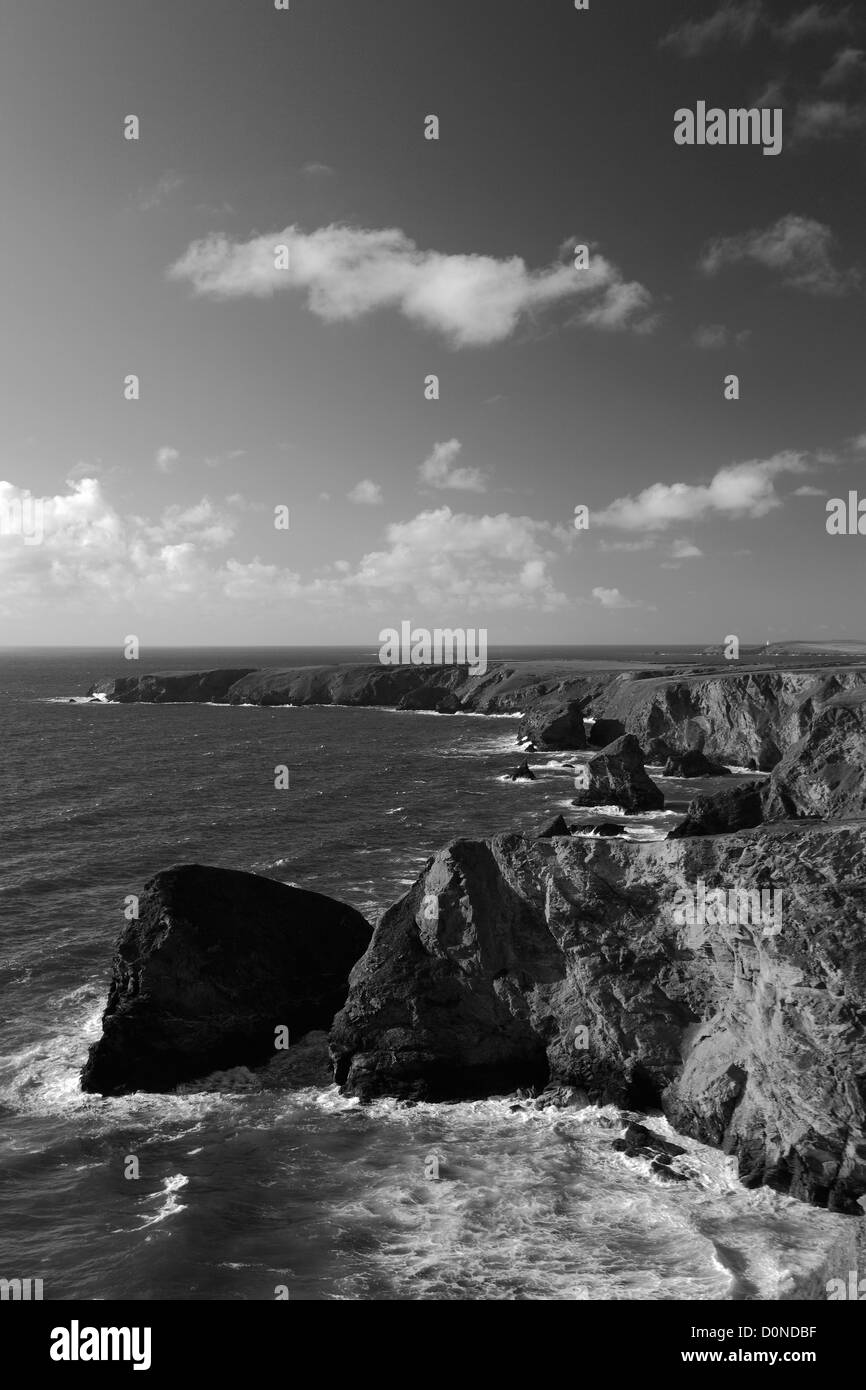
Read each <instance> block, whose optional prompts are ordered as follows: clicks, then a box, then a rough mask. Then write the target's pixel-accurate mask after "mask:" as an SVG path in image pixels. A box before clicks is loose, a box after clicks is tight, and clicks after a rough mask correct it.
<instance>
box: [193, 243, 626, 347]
mask: <svg viewBox="0 0 866 1390" xmlns="http://www.w3.org/2000/svg"><path fill="white" fill-rule="evenodd" d="M569 244H570V243H569ZM280 248H285V251H284V252H281V251H280ZM281 266H283V267H284V268H280V267H281ZM168 274H169V277H170V278H171V279H173V280H178V281H187V282H189V283H190V284H191V285H192V287H193V290H194V291H195V293H196V294H198V295H204V296H208V297H210V298H214V299H232V298H238V297H241V296H252V297H257V298H268V297H270V296H271V295H274V294H276V293H278V292H280V291H286V290H300V291H302V292H305V293H306V297H307V298H306V302H307V307H308V309H309V310H310V312H311V313H313V314H314V315H315V316H316V317H317V318H320V319H322V320H323V321H324V322H326V323H340V322H349V321H352V320H355V319H360V318H363V317H364V316H366V315H367V314H370V313H373V312H374V311H375V310H382V309H391V310H394V311H396V312H397V313H399V314H401V315H402V316H403V317H404V318H405V319H407V320H408V321H409V322H410V323H412V324H414V325H416V326H417V327H420V328H424V329H427V330H430V331H433V332H438V333H440V334H442V335H443V337H445V338H446V339H447V341H448V342H449V343H450V344H451V346H453V347H455V348H462V347H482V346H485V345H488V344H491V343H499V342H503V341H504V340H505V339H507V338H509V337H510V336H511V335H512V334H513V333H514V332H515V330H516V328H517V326H518V324H519V323H520V322H521V321H522V320H523V319H525V318H528V317H531V316H534V315H536V314H539V313H541V312H542V311H544V310H545V309H548V308H550V307H551V306H553V305H556V304H562V303H569V302H572V301H576V303H577V309H576V312H575V314H574V315H573V321H575V322H577V323H579V324H583V325H585V326H588V327H594V328H603V329H609V330H615V329H624V328H634V329H641V328H643V329H646V327H647V326H648V319H647V315H648V311H649V309H650V305H651V302H652V296H651V295H650V293H649V291H648V290H647V289H646V288H645V287H644V286H643V285H640V284H638V283H637V282H636V281H626V280H625V279H624V278H623V276H622V275H621V273H620V271H619V270H618V269H617V267H616V266H614V265H613V264H612V263H611V262H610V261H608V260H606V259H605V257H604V256H602V255H601V254H600V253H599V252H598V251H595V250H594V251H593V252H592V255H591V257H590V263H589V266H588V267H586V268H585V269H576V268H575V266H574V264H573V261H572V262H569V263H565V262H562V261H560V262H556V263H554V264H552V265H550V266H547V267H546V268H545V269H543V270H529V269H528V268H527V266H526V264H525V262H524V261H523V260H522V259H521V257H519V256H511V257H509V258H507V259H504V260H500V259H497V258H495V257H493V256H483V255H476V254H468V255H448V254H442V253H440V252H438V251H424V250H421V249H420V248H419V247H418V246H416V244H415V242H414V241H412V240H410V238H409V237H407V236H406V234H405V232H402V231H400V230H399V229H397V228H386V229H383V230H381V231H367V230H364V229H362V228H354V227H346V226H338V225H331V226H328V227H321V228H319V229H318V230H317V231H314V232H311V233H309V234H308V233H305V232H303V231H301V230H300V229H299V228H298V227H295V226H290V227H286V228H284V230H283V231H281V232H274V233H272V234H270V235H267V236H259V237H253V238H251V239H250V240H249V241H232V240H230V239H229V238H228V237H226V236H224V235H223V234H213V235H211V236H208V237H205V238H204V239H202V240H200V241H194V242H192V244H191V245H190V246H189V247H188V248H187V250H186V251H185V253H184V254H183V256H181V257H180V259H179V260H178V261H177V262H176V263H175V264H174V265H173V266H171V267H170V269H169V272H168Z"/></svg>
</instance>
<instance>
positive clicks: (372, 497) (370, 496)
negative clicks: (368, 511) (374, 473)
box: [346, 478, 382, 507]
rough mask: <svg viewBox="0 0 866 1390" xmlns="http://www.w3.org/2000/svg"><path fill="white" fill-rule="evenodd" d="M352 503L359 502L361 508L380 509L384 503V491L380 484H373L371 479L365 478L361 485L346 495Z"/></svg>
mask: <svg viewBox="0 0 866 1390" xmlns="http://www.w3.org/2000/svg"><path fill="white" fill-rule="evenodd" d="M346 496H347V497H348V499H349V501H350V502H357V503H358V505H359V506H361V507H378V506H380V505H381V503H382V489H381V487H380V486H379V484H378V483H373V482H371V481H370V479H369V478H364V479H362V481H361V482H360V483H356V484H355V486H354V487H353V488H352V490H351V491H350V492H347V493H346Z"/></svg>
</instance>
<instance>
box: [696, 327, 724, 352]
mask: <svg viewBox="0 0 866 1390" xmlns="http://www.w3.org/2000/svg"><path fill="white" fill-rule="evenodd" d="M727 341H728V330H727V328H725V326H724V324H721V323H708V324H705V325H704V327H702V328H696V329H695V332H694V343H695V346H696V347H699V348H704V349H705V350H707V351H711V350H712V349H713V348H723V347H724V346H725V344H726V343H727Z"/></svg>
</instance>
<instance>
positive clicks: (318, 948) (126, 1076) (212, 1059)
mask: <svg viewBox="0 0 866 1390" xmlns="http://www.w3.org/2000/svg"><path fill="white" fill-rule="evenodd" d="M139 914H140V915H139V917H138V920H136V921H132V922H129V923H128V924H127V926H126V927H125V929H124V931H123V933H122V934H121V937H120V939H119V941H118V944H117V948H116V953H115V957H114V968H113V978H112V982H111V987H110V990H109V995H108V1006H107V1008H106V1011H105V1014H104V1015H103V1020H102V1028H103V1031H102V1037H101V1038H100V1039H99V1041H98V1042H96V1043H94V1044H93V1046H92V1047H91V1049H90V1054H89V1056H88V1059H87V1062H86V1064H85V1066H84V1070H83V1072H82V1076H81V1085H82V1089H83V1090H85V1091H98V1092H101V1093H102V1094H103V1095H118V1094H122V1093H123V1092H126V1091H170V1090H173V1089H174V1087H175V1086H177V1085H178V1083H180V1082H183V1081H192V1080H196V1079H199V1078H201V1077H204V1076H205V1075H206V1074H207V1073H208V1072H211V1071H217V1070H222V1069H224V1068H229V1067H235V1066H238V1065H245V1066H249V1067H252V1066H257V1065H259V1064H261V1063H263V1062H266V1061H268V1060H270V1059H272V1058H273V1057H274V1055H275V1038H276V1031H275V1030H276V1029H277V1028H278V1027H279V1026H284V1027H286V1028H288V1029H289V1038H290V1041H291V1040H294V1039H298V1038H300V1037H301V1036H302V1035H303V1034H305V1033H307V1032H309V1031H310V1030H311V1029H316V1028H325V1029H327V1028H329V1027H330V1025H331V1022H332V1019H333V1016H334V1013H335V1011H336V1010H337V1009H339V1008H340V1007H341V1005H342V1004H343V1002H344V1000H345V998H346V990H347V981H348V977H349V971H350V970H351V968H352V966H353V965H354V963H355V961H356V960H357V959H358V957H359V956H360V955H361V954H362V953H363V951H364V950H365V949H366V946H367V943H368V942H369V940H370V934H371V928H370V926H369V924H368V923H367V922H366V921H365V920H364V918H363V917H362V916H361V915H360V913H358V912H356V911H355V910H354V908H351V907H347V906H346V904H345V903H340V902H336V901H334V900H333V899H331V898H326V897H323V896H322V894H320V893H308V892H305V891H303V890H302V889H300V888H290V887H288V886H287V885H286V884H283V883H277V882H275V881H274V880H273V879H269V878H260V877H259V876H258V875H256V874H245V873H239V872H237V871H235V870H233V869H214V868H209V867H206V866H203V865H201V864H185V865H181V866H179V867H177V868H174V869H168V870H166V871H165V872H164V873H161V874H157V875H156V877H155V878H152V879H151V880H150V881H149V883H147V884H146V885H145V888H144V892H143V895H142V897H141V901H140V904H139Z"/></svg>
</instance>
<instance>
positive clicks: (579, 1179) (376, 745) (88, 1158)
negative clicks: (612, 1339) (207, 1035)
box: [0, 648, 850, 1300]
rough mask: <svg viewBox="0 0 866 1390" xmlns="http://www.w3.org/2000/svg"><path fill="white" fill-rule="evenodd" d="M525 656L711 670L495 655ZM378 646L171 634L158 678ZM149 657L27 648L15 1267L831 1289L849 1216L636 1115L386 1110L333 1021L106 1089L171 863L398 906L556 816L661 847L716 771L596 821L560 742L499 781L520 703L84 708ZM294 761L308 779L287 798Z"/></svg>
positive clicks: (6, 1088) (213, 1294) (745, 1294)
mask: <svg viewBox="0 0 866 1390" xmlns="http://www.w3.org/2000/svg"><path fill="white" fill-rule="evenodd" d="M506 654H507V655H508V656H510V657H512V658H517V657H523V658H524V659H526V658H537V659H544V658H563V657H566V656H580V657H583V658H584V659H589V660H596V659H597V660H599V661H601V660H605V661H610V660H623V661H626V660H628V661H631V660H636V661H639V662H647V663H649V662H666V661H677V660H689V659H694V660H696V661H700V660H702V659H703V660H705V659H706V654H705V651H703V652H702V651H699V650H695V651H694V652H692V651H690V649H686V648H669V649H665V650H664V651H663V652H661V651H659V649H649V648H647V649H639V648H621V649H619V650H618V651H617V650H615V649H612V648H598V649H588V648H557V649H545V650H541V649H538V648H524V649H517V648H510V649H508V651H507V653H505V652H499V653H497V652H496V650H495V649H491V652H490V656H491V658H495V657H496V656H497V655H506ZM602 654H603V655H602ZM375 655H376V654H375V652H374V651H371V650H370V649H368V648H353V649H350V648H339V649H337V648H332V649H325V648H288V649H283V650H280V651H277V650H275V649H266V650H237V649H232V650H227V649H221V650H212V649H211V650H206V649H202V648H199V649H193V648H191V649H188V650H185V651H181V650H178V649H172V650H169V651H156V650H155V651H151V652H149V653H147V654H146V656H143V657H142V660H141V661H140V662H139V663H138V664H137V666H136V668H135V669H136V672H137V673H144V672H145V671H147V670H157V669H165V668H167V667H175V668H178V669H190V668H205V667H209V666H245V665H248V666H294V665H304V664H319V663H331V662H336V661H371V660H375ZM129 672H130V663H129V662H125V661H124V660H123V658H122V655H121V654H120V653H119V652H118V651H104V650H87V649H74V650H63V651H61V650H51V651H47V650H38V649H20V650H6V651H3V652H0V738H2V747H3V750H4V767H3V776H2V779H0V827H2V842H0V856H2V875H0V1277H5V1278H12V1277H21V1278H41V1279H42V1280H43V1283H44V1296H45V1298H46V1299H61V1300H62V1299H96V1300H104V1299H113V1298H120V1299H178V1300H189V1299H192V1300H208V1299H214V1300H236V1299H241V1300H250V1299H265V1300H270V1299H273V1298H274V1297H275V1296H278V1294H277V1290H283V1291H284V1292H283V1293H282V1295H280V1296H288V1297H290V1298H291V1299H301V1300H311V1299H326V1300H327V1299H341V1300H343V1299H349V1300H352V1299H386V1300H390V1299H407V1300H419V1299H420V1300H432V1299H445V1300H454V1299H458V1300H462V1299H465V1300H493V1299H496V1300H500V1299H504V1300H523V1299H528V1300H548V1299H549V1300H573V1299H578V1300H597V1299H617V1300H634V1299H652V1300H671V1299H691V1300H704V1299H716V1298H725V1299H735V1300H739V1299H755V1298H798V1297H799V1298H804V1297H811V1296H816V1295H815V1294H814V1292H810V1291H814V1289H815V1288H816V1287H818V1285H819V1284H820V1281H821V1280H822V1279H823V1277H824V1274H825V1272H826V1268H827V1262H828V1259H830V1258H831V1254H832V1252H833V1250H834V1249H837V1248H840V1247H839V1243H840V1242H841V1243H842V1245H844V1243H845V1241H846V1240H847V1239H848V1238H849V1237H848V1231H849V1230H850V1223H848V1222H847V1221H846V1218H843V1217H839V1216H836V1215H834V1214H831V1213H827V1212H824V1211H819V1210H816V1209H812V1208H808V1207H806V1206H804V1205H803V1204H801V1203H799V1202H796V1201H794V1200H792V1199H790V1198H787V1197H784V1196H781V1195H779V1194H778V1193H774V1192H771V1191H770V1190H769V1189H760V1190H758V1191H754V1192H749V1191H746V1190H745V1189H743V1188H742V1187H740V1185H739V1184H738V1183H736V1182H735V1181H733V1180H732V1179H731V1178H730V1176H729V1175H728V1174H727V1173H726V1171H725V1167H724V1161H723V1158H722V1156H721V1155H720V1154H719V1153H717V1152H715V1151H713V1150H710V1149H707V1148H705V1147H703V1146H701V1145H699V1144H697V1143H695V1142H693V1141H690V1140H684V1141H682V1142H684V1143H685V1145H686V1147H687V1148H688V1149H689V1158H688V1166H689V1168H690V1169H691V1170H692V1176H691V1179H690V1181H689V1182H688V1183H682V1184H671V1185H666V1184H663V1183H661V1182H660V1181H659V1180H657V1179H655V1178H652V1177H650V1176H649V1173H648V1165H647V1164H646V1163H644V1162H643V1161H641V1160H630V1159H627V1158H625V1157H624V1156H623V1155H621V1154H619V1153H616V1152H615V1151H614V1150H613V1149H612V1147H611V1143H612V1140H613V1138H615V1137H616V1135H617V1134H618V1133H619V1132H620V1130H621V1128H622V1125H623V1118H622V1115H621V1114H619V1113H618V1112H617V1111H616V1110H615V1109H613V1108H612V1107H605V1108H603V1109H598V1108H594V1107H593V1108H590V1109H587V1110H584V1111H581V1112H570V1111H569V1112H555V1111H554V1112H551V1111H550V1110H546V1111H535V1110H534V1109H532V1108H531V1107H530V1106H524V1107H522V1108H519V1109H516V1108H514V1107H515V1102H514V1098H513V1097H512V1098H510V1099H507V1098H494V1099H490V1100H485V1101H476V1102H466V1103H461V1104H455V1105H432V1104H430V1105H417V1106H407V1105H405V1104H402V1103H398V1102H396V1101H388V1100H380V1101H377V1102H375V1103H373V1104H372V1105H369V1106H361V1105H360V1104H359V1103H358V1101H357V1100H355V1099H346V1098H344V1097H341V1096H340V1095H339V1093H338V1092H337V1090H336V1088H335V1087H334V1086H333V1085H332V1084H330V1083H329V1080H328V1077H327V1075H326V1073H325V1072H324V1071H323V1070H322V1066H321V1056H322V1043H323V1038H321V1037H320V1038H312V1039H309V1040H308V1041H307V1042H306V1043H302V1044H299V1046H298V1049H297V1055H296V1057H295V1058H294V1059H290V1065H289V1066H288V1067H287V1069H286V1070H285V1071H284V1072H283V1073H282V1074H279V1073H277V1072H275V1071H274V1069H273V1067H271V1068H267V1069H265V1070H264V1071H262V1072H259V1073H253V1072H250V1071H247V1070H245V1069H243V1068H239V1069H237V1070H236V1071H235V1072H234V1073H232V1074H231V1076H230V1077H228V1078H221V1079H216V1080H210V1081H209V1082H204V1083H203V1085H202V1086H201V1087H199V1088H191V1089H190V1090H188V1091H187V1092H185V1093H184V1094H180V1095H172V1096H153V1095H132V1096H127V1097H124V1098H121V1099H103V1098H99V1097H95V1096H85V1095H83V1094H82V1093H81V1091H80V1090H79V1087H78V1072H79V1069H80V1067H81V1065H82V1063H83V1061H84V1058H85V1056H86V1052H87V1048H88V1045H89V1044H90V1043H91V1042H92V1041H94V1040H95V1038H96V1037H97V1036H98V1034H99V1030H100V1016H101V1013H102V1010H103V1008H104V1007H105V1002H106V993H107V984H108V979H109V972H110V964H111V956H112V949H113V945H114V941H115V939H116V937H117V934H118V932H119V931H120V929H121V927H122V925H123V905H124V899H125V897H126V895H128V894H131V893H137V892H140V890H141V887H142V884H143V883H144V881H145V880H146V879H147V878H148V877H150V876H151V875H152V874H154V873H156V872H157V871H158V870H160V869H164V868H167V867H169V866H170V865H173V864H177V863H189V862H197V863H205V864H216V865H222V866H225V867H233V868H237V869H244V870H248V871H252V872H255V873H260V874H265V875H268V876H270V877H273V878H277V879H279V880H281V881H283V882H286V883H293V884H297V885H299V886H303V887H306V888H311V889H315V890H316V891H319V892H323V893H328V894H332V895H333V896H335V897H338V898H340V899H342V900H344V901H346V902H348V903H351V904H352V905H353V906H354V907H357V908H358V909H359V910H360V911H361V912H363V913H364V914H365V915H366V916H367V917H368V918H369V919H370V920H371V922H374V921H375V919H376V917H377V916H378V914H379V913H381V911H382V910H383V909H384V908H385V907H386V906H388V905H389V904H390V903H391V902H392V901H393V900H394V899H395V898H397V897H398V896H400V895H401V894H402V893H403V892H404V891H405V889H406V888H407V887H408V886H409V885H410V884H411V883H412V882H413V880H414V878H415V877H416V875H417V874H418V872H419V870H420V869H421V868H422V866H423V864H424V862H425V861H426V860H427V859H428V858H429V856H430V855H431V854H432V853H433V852H435V850H437V849H438V848H440V847H442V846H443V845H445V844H447V843H448V841H449V840H451V839H453V838H455V837H456V836H458V835H459V836H467V837H482V836H489V835H492V834H495V833H499V832H503V831H514V830H525V831H527V832H537V831H538V830H539V829H541V828H542V827H543V825H545V824H546V823H547V822H549V821H550V820H552V819H553V817H554V816H555V815H556V814H558V812H560V811H565V812H566V813H567V814H568V816H569V818H570V819H574V820H587V821H590V820H593V819H595V820H598V819H599V818H603V819H618V820H621V821H623V822H624V823H626V824H627V828H628V833H629V835H630V836H631V837H632V838H658V837H661V836H662V835H664V834H665V833H666V831H667V830H668V829H669V828H670V827H671V826H672V825H673V824H675V823H676V820H677V818H678V813H681V812H682V810H683V809H684V807H685V803H686V801H687V800H689V799H690V798H691V797H692V796H693V795H695V794H696V792H697V791H699V790H702V789H703V788H704V787H705V786H710V785H712V784H710V783H705V784H700V783H698V784H696V783H695V782H689V783H687V784H686V783H681V782H675V781H672V780H664V781H662V783H661V785H662V786H663V787H664V790H665V794H666V796H667V797H668V798H669V799H670V801H671V805H672V808H673V809H672V810H670V811H669V810H668V809H666V810H665V811H664V812H662V813H655V814H652V815H649V816H635V817H624V816H619V815H614V814H612V815H608V814H607V812H602V813H600V812H599V811H598V810H595V811H593V812H585V813H579V812H576V811H575V809H574V808H572V807H571V806H570V804H569V803H570V799H571V796H572V795H573V794H574V793H573V787H572V778H571V777H570V775H569V772H568V769H567V767H566V766H565V765H564V755H562V754H558V755H554V754H550V755H546V754H540V753H537V754H530V758H529V760H530V765H531V766H532V767H533V770H534V771H535V772H536V774H537V780H536V781H535V782H529V783H527V782H517V783H512V782H509V781H505V780H503V778H504V776H505V774H506V773H507V772H508V770H509V769H511V768H513V767H514V766H515V765H516V764H517V763H518V762H520V761H521V760H522V757H523V754H522V753H521V752H519V750H518V749H517V746H516V742H515V736H516V731H517V725H518V720H517V719H516V718H511V717H501V718H499V717H497V718H486V717H484V716H463V715H456V716H440V715H430V714H414V713H397V712H394V711H388V710H378V709H346V708H342V707H335V708H330V707H328V708H303V709H290V708H250V707H235V708H230V707H222V706H206V705H160V706H154V705H108V704H91V703H86V702H83V699H82V697H83V696H84V695H85V692H86V690H87V688H88V686H89V685H90V684H91V683H92V682H94V681H96V680H97V679H98V678H100V677H104V676H109V675H126V674H129ZM283 764H284V765H286V766H287V767H288V768H289V772H290V788H289V790H288V791H275V789H274V768H275V767H276V766H277V765H283ZM750 775H751V776H754V774H750ZM653 776H655V777H657V776H658V772H657V770H656V771H654V772H653ZM293 1051H294V1049H293ZM650 1123H651V1124H652V1125H653V1126H654V1127H655V1128H656V1129H658V1130H660V1131H661V1132H664V1133H667V1134H668V1135H669V1136H671V1137H672V1132H671V1131H670V1130H669V1128H668V1126H667V1125H666V1123H665V1121H664V1120H662V1119H661V1118H659V1117H651V1120H650ZM431 1154H435V1155H436V1156H437V1158H438V1159H439V1162H440V1177H439V1179H438V1180H435V1179H431V1178H430V1177H428V1176H427V1173H428V1171H429V1164H428V1161H427V1160H428V1159H429V1157H430V1155H431ZM131 1159H135V1160H137V1163H131V1162H130V1160H131ZM135 1169H137V1173H138V1176H137V1177H135V1176H129V1174H130V1173H131V1172H132V1171H133V1170H135ZM816 1281H817V1282H816Z"/></svg>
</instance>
